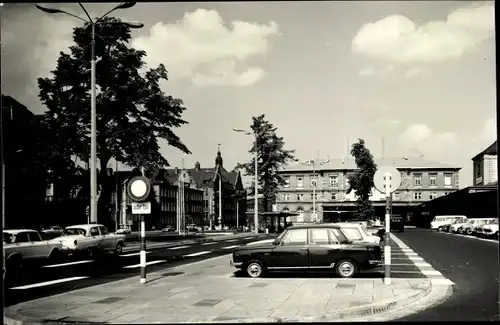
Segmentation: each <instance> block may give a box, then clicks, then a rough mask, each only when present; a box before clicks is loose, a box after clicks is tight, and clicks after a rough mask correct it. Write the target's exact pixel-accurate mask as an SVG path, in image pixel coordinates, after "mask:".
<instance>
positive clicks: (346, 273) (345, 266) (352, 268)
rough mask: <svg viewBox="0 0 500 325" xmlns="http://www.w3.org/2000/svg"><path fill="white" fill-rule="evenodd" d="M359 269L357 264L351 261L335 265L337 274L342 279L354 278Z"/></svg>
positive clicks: (343, 261) (339, 262)
mask: <svg viewBox="0 0 500 325" xmlns="http://www.w3.org/2000/svg"><path fill="white" fill-rule="evenodd" d="M357 269H358V268H357V267H356V263H354V262H353V261H351V260H341V261H338V262H337V263H335V273H336V274H337V275H338V276H339V277H341V278H352V277H353V276H354V274H356V272H357Z"/></svg>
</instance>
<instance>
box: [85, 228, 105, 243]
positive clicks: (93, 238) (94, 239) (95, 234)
mask: <svg viewBox="0 0 500 325" xmlns="http://www.w3.org/2000/svg"><path fill="white" fill-rule="evenodd" d="M89 235H90V238H89V243H88V244H87V247H97V248H100V247H101V241H102V236H101V233H100V232H99V227H97V226H95V227H91V228H90V230H89Z"/></svg>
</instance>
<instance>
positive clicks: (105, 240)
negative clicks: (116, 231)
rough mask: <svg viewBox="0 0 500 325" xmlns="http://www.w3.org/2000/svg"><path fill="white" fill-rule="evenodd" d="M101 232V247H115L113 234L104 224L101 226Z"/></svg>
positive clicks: (107, 248) (108, 248)
mask: <svg viewBox="0 0 500 325" xmlns="http://www.w3.org/2000/svg"><path fill="white" fill-rule="evenodd" d="M99 232H100V233H101V237H102V239H101V242H100V246H99V247H100V248H101V249H104V250H110V249H113V248H114V245H113V244H114V243H113V236H111V235H110V234H109V232H108V229H107V228H106V227H104V226H99Z"/></svg>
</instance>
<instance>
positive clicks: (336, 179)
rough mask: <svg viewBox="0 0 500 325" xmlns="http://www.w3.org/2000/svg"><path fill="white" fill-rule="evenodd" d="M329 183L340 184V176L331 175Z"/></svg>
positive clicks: (335, 185)
mask: <svg viewBox="0 0 500 325" xmlns="http://www.w3.org/2000/svg"><path fill="white" fill-rule="evenodd" d="M328 184H329V186H330V187H337V186H339V176H338V175H330V177H329V183H328Z"/></svg>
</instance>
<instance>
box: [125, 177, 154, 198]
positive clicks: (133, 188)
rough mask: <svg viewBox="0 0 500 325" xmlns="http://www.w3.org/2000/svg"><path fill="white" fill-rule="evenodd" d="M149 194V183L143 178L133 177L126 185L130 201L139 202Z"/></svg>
mask: <svg viewBox="0 0 500 325" xmlns="http://www.w3.org/2000/svg"><path fill="white" fill-rule="evenodd" d="M150 192H151V182H150V181H149V179H147V178H146V177H144V176H135V177H132V179H131V180H130V181H129V182H128V184H127V193H128V196H130V198H131V199H132V201H136V202H141V201H144V200H145V199H147V197H148V196H149V193H150Z"/></svg>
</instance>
